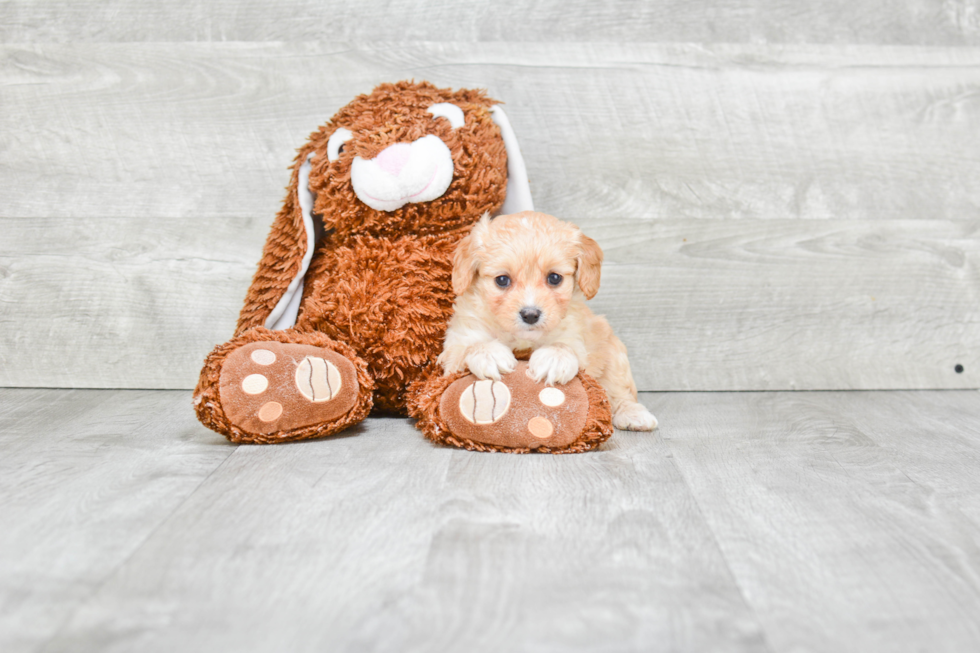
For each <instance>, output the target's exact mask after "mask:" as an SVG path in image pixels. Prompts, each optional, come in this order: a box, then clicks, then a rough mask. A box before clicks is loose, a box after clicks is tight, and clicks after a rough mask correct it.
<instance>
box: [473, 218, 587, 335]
mask: <svg viewBox="0 0 980 653" xmlns="http://www.w3.org/2000/svg"><path fill="white" fill-rule="evenodd" d="M454 263H455V265H454V269H453V289H454V290H455V292H456V294H457V295H462V294H463V293H466V292H469V293H476V294H477V296H478V297H479V299H480V300H481V303H482V305H483V306H484V308H485V309H486V312H487V313H488V314H489V315H490V316H491V319H492V321H493V325H492V326H493V327H494V328H495V329H497V330H499V331H503V332H505V333H508V334H510V335H511V336H513V337H514V338H517V339H521V340H528V341H531V342H534V341H537V340H539V339H540V338H541V337H542V336H543V335H545V334H546V333H548V332H549V331H551V330H552V329H554V328H555V327H556V326H558V325H559V324H560V323H561V321H562V320H563V319H564V318H565V315H566V314H567V313H568V306H569V302H571V300H572V298H573V297H574V296H575V295H576V294H577V293H582V294H584V295H585V298H587V299H591V298H592V297H593V296H594V295H595V293H596V292H597V291H598V290H599V273H600V268H601V264H602V250H601V249H599V245H598V244H597V243H596V242H595V241H594V240H592V239H591V238H589V237H588V236H586V235H584V234H583V233H582V232H581V231H579V229H578V228H577V227H575V226H574V225H571V224H569V223H566V222H562V221H560V220H558V219H557V218H554V217H552V216H550V215H545V214H543V213H534V212H530V211H526V212H524V213H518V214H515V215H506V216H499V217H497V218H494V219H493V220H490V219H489V218H486V217H485V218H483V219H482V220H480V222H479V223H477V225H476V226H475V227H474V228H473V231H472V232H471V233H470V235H469V236H467V237H466V238H465V239H463V241H462V242H461V243H460V246H459V248H458V249H457V251H456V259H455V261H454Z"/></svg>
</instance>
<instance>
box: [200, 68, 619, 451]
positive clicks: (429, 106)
mask: <svg viewBox="0 0 980 653" xmlns="http://www.w3.org/2000/svg"><path fill="white" fill-rule="evenodd" d="M496 104H497V103H496V102H495V101H494V100H491V99H489V98H488V97H486V95H485V93H484V92H483V91H479V90H465V89H464V90H458V91H452V90H448V89H439V88H436V87H435V86H433V85H431V84H429V83H426V82H421V83H415V82H399V83H397V84H382V85H381V86H378V87H377V88H376V89H374V91H373V92H372V93H370V94H368V95H361V96H359V97H357V98H355V99H354V101H353V102H351V103H350V104H348V105H347V106H346V107H344V108H342V109H341V110H340V111H339V112H337V114H336V115H335V116H334V117H333V118H332V119H331V120H330V121H329V122H328V123H327V124H325V125H324V126H322V127H320V129H319V130H317V131H316V132H314V133H313V134H312V135H311V136H310V139H309V141H308V142H307V144H306V145H304V146H303V147H302V148H301V149H300V150H299V154H298V156H297V157H296V161H295V165H294V167H293V174H292V179H291V181H290V184H289V188H288V193H287V196H286V199H285V202H284V204H283V207H282V210H280V211H279V214H278V215H277V216H276V219H275V222H274V223H273V225H272V230H271V233H270V234H269V237H268V240H267V241H266V244H265V249H264V252H263V256H262V260H261V261H260V263H259V267H258V271H257V272H256V274H255V278H254V279H253V281H252V285H251V287H250V288H249V291H248V294H247V296H246V298H245V306H244V308H243V309H242V312H241V315H240V317H239V320H238V328H237V330H236V333H235V337H234V338H232V339H231V340H230V341H228V342H227V343H225V344H223V345H219V346H218V347H216V348H215V350H214V351H213V352H211V354H210V355H209V356H208V357H207V359H206V360H205V364H204V368H203V369H202V371H201V377H200V380H199V382H198V385H197V389H196V390H195V392H194V404H195V409H196V411H197V415H198V418H199V419H200V420H201V422H202V423H203V424H205V425H206V426H208V427H209V428H211V429H214V430H215V431H218V432H219V433H223V434H224V435H225V436H227V437H228V438H229V439H230V440H232V441H234V442H257V443H271V442H285V441H289V440H300V439H306V438H315V437H322V436H327V435H332V434H334V433H337V432H339V431H341V430H343V429H344V428H346V427H348V426H350V425H351V424H355V423H357V422H359V421H360V420H362V419H364V417H365V416H367V415H368V413H369V412H371V410H372V408H373V409H374V410H377V411H382V412H388V413H395V414H405V413H406V412H410V413H411V414H412V415H413V416H414V417H416V418H417V419H418V421H419V427H420V428H421V429H422V431H423V433H425V434H426V436H427V437H429V438H430V439H433V440H435V441H438V442H443V443H448V444H452V445H455V446H462V447H466V448H470V449H481V450H501V451H531V450H542V451H582V450H586V449H589V448H593V447H595V446H597V445H598V444H599V443H600V442H602V441H603V440H605V439H606V438H608V437H609V435H610V434H611V432H612V429H611V426H609V414H608V403H607V402H606V399H605V395H604V394H603V392H602V390H601V388H598V386H597V385H596V384H595V382H594V381H592V380H591V379H589V378H588V377H585V376H584V375H580V376H579V377H577V378H576V379H574V380H573V381H572V382H571V383H570V384H568V386H572V385H573V384H577V385H576V386H575V387H576V388H578V387H581V388H582V389H583V391H582V393H580V394H579V395H575V396H577V397H579V399H578V400H577V401H574V402H570V404H569V406H572V404H574V406H575V407H577V408H576V409H575V410H573V411H571V412H572V413H576V414H578V418H576V420H568V419H566V423H565V424H564V426H562V424H558V426H559V428H558V429H557V430H556V433H555V434H554V435H553V437H549V438H541V437H539V436H535V435H534V434H531V433H523V434H522V433H521V428H520V427H517V428H516V429H515V427H514V426H513V425H511V426H508V427H507V433H506V434H503V435H502V434H501V432H499V431H500V428H501V427H502V425H504V424H505V423H506V424H509V423H510V422H513V421H514V419H516V416H517V415H518V414H519V413H520V412H521V411H520V410H518V407H519V406H520V405H521V404H522V402H524V400H525V398H528V402H530V400H531V399H533V397H534V396H535V394H534V393H536V392H538V390H536V389H535V388H532V387H530V386H528V387H527V388H525V387H523V386H524V385H528V383H531V382H530V381H529V380H527V383H523V382H522V383H523V385H521V386H520V387H517V386H516V385H515V386H514V392H512V393H510V394H508V396H509V397H510V400H509V401H510V404H511V405H513V406H514V408H513V409H510V410H508V411H507V412H508V413H509V416H508V418H507V419H506V420H503V419H500V417H502V416H495V417H497V419H495V420H491V421H490V422H488V423H486V424H483V423H482V422H481V423H480V424H477V425H474V424H472V419H470V418H469V417H467V418H466V419H463V418H461V417H460V411H461V409H460V408H459V406H464V407H465V405H466V401H469V399H467V398H465V397H464V398H462V399H461V398H460V397H462V396H463V395H466V392H467V390H466V388H468V387H470V386H473V388H474V389H471V390H469V395H466V397H470V396H472V397H476V396H478V393H477V390H478V389H479V387H481V386H479V382H478V381H477V379H475V377H466V376H465V375H457V376H455V377H446V376H443V375H442V372H441V370H440V368H438V366H437V365H436V364H435V362H434V361H435V359H436V357H437V355H438V354H439V351H440V349H441V346H442V340H443V335H444V333H445V331H446V325H447V322H448V320H449V317H450V316H451V314H452V305H453V299H454V296H453V291H452V283H451V275H452V260H453V253H454V250H455V249H456V246H457V244H458V243H459V241H460V240H461V239H462V238H463V237H464V236H466V235H467V233H468V232H469V230H470V228H471V227H472V225H473V224H475V223H476V222H477V220H479V218H480V217H481V216H482V215H483V214H484V213H489V214H491V215H496V214H500V213H513V212H518V211H521V210H526V209H531V208H533V207H532V206H531V196H530V191H529V189H528V183H527V176H526V171H525V169H524V163H523V160H522V159H521V156H520V151H519V149H518V147H517V141H516V137H515V136H514V133H513V131H512V130H511V128H510V125H509V123H508V121H507V118H506V116H505V115H504V113H503V112H502V111H501V110H500V109H499V107H497V106H496ZM505 381H506V379H505ZM454 382H457V383H456V385H453V383H454ZM498 383H499V382H498ZM512 385H513V384H512ZM532 385H533V384H532ZM586 390H587V392H586ZM475 393H476V394H475ZM572 394H574V393H572ZM443 395H445V397H444V396H443ZM450 395H452V398H451V399H449V398H448V397H449V396H450ZM570 396H571V395H570ZM447 402H448V403H447ZM460 402H462V403H460ZM566 408H569V407H566ZM569 410H570V408H569ZM498 412H499V411H498ZM532 412H533V411H532ZM565 412H569V411H567V410H566V411H565ZM570 414H571V413H570ZM586 416H587V417H588V419H586ZM579 418H581V419H579ZM460 419H462V420H463V421H462V422H460V421H459V420H460ZM498 422H499V423H498ZM457 423H458V425H457V426H456V427H455V428H454V426H453V425H454V424H457ZM457 432H458V433H457ZM515 433H516V435H515Z"/></svg>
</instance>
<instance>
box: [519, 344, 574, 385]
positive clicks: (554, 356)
mask: <svg viewBox="0 0 980 653" xmlns="http://www.w3.org/2000/svg"><path fill="white" fill-rule="evenodd" d="M527 369H528V372H530V374H531V378H532V379H534V380H535V381H537V382H538V383H546V384H548V385H555V384H556V383H557V384H559V385H562V384H565V383H568V382H569V381H571V380H572V379H574V378H575V375H576V374H578V357H577V356H576V355H575V352H573V351H572V350H571V349H569V348H568V347H562V346H552V347H542V348H541V349H538V350H537V351H535V352H534V353H533V354H531V360H529V361H528V362H527Z"/></svg>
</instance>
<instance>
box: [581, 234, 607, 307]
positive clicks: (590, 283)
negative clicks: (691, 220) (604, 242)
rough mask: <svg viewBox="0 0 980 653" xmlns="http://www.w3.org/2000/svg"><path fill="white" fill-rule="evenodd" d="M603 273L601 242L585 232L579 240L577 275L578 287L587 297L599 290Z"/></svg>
mask: <svg viewBox="0 0 980 653" xmlns="http://www.w3.org/2000/svg"><path fill="white" fill-rule="evenodd" d="M601 275H602V248H601V247H599V243H597V242H596V241H594V240H592V239H591V238H589V237H588V236H586V235H585V234H581V236H580V240H579V255H578V270H577V271H576V272H575V276H576V277H577V279H578V287H579V288H581V289H582V292H583V293H584V294H585V298H586V299H592V298H593V297H595V294H596V293H597V292H599V277H600V276H601Z"/></svg>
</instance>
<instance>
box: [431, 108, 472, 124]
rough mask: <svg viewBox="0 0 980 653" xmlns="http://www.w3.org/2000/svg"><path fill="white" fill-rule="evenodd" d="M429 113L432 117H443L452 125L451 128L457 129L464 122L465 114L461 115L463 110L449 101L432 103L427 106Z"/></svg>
mask: <svg viewBox="0 0 980 653" xmlns="http://www.w3.org/2000/svg"><path fill="white" fill-rule="evenodd" d="M429 113H431V114H432V118H433V119H436V118H445V119H446V120H448V121H449V124H450V125H452V128H453V129H457V128H458V127H462V126H463V125H465V124H466V116H464V115H463V110H462V109H460V108H459V107H457V106H456V105H455V104H450V103H449V102H440V103H439V104H433V105H432V106H431V107H429Z"/></svg>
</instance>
